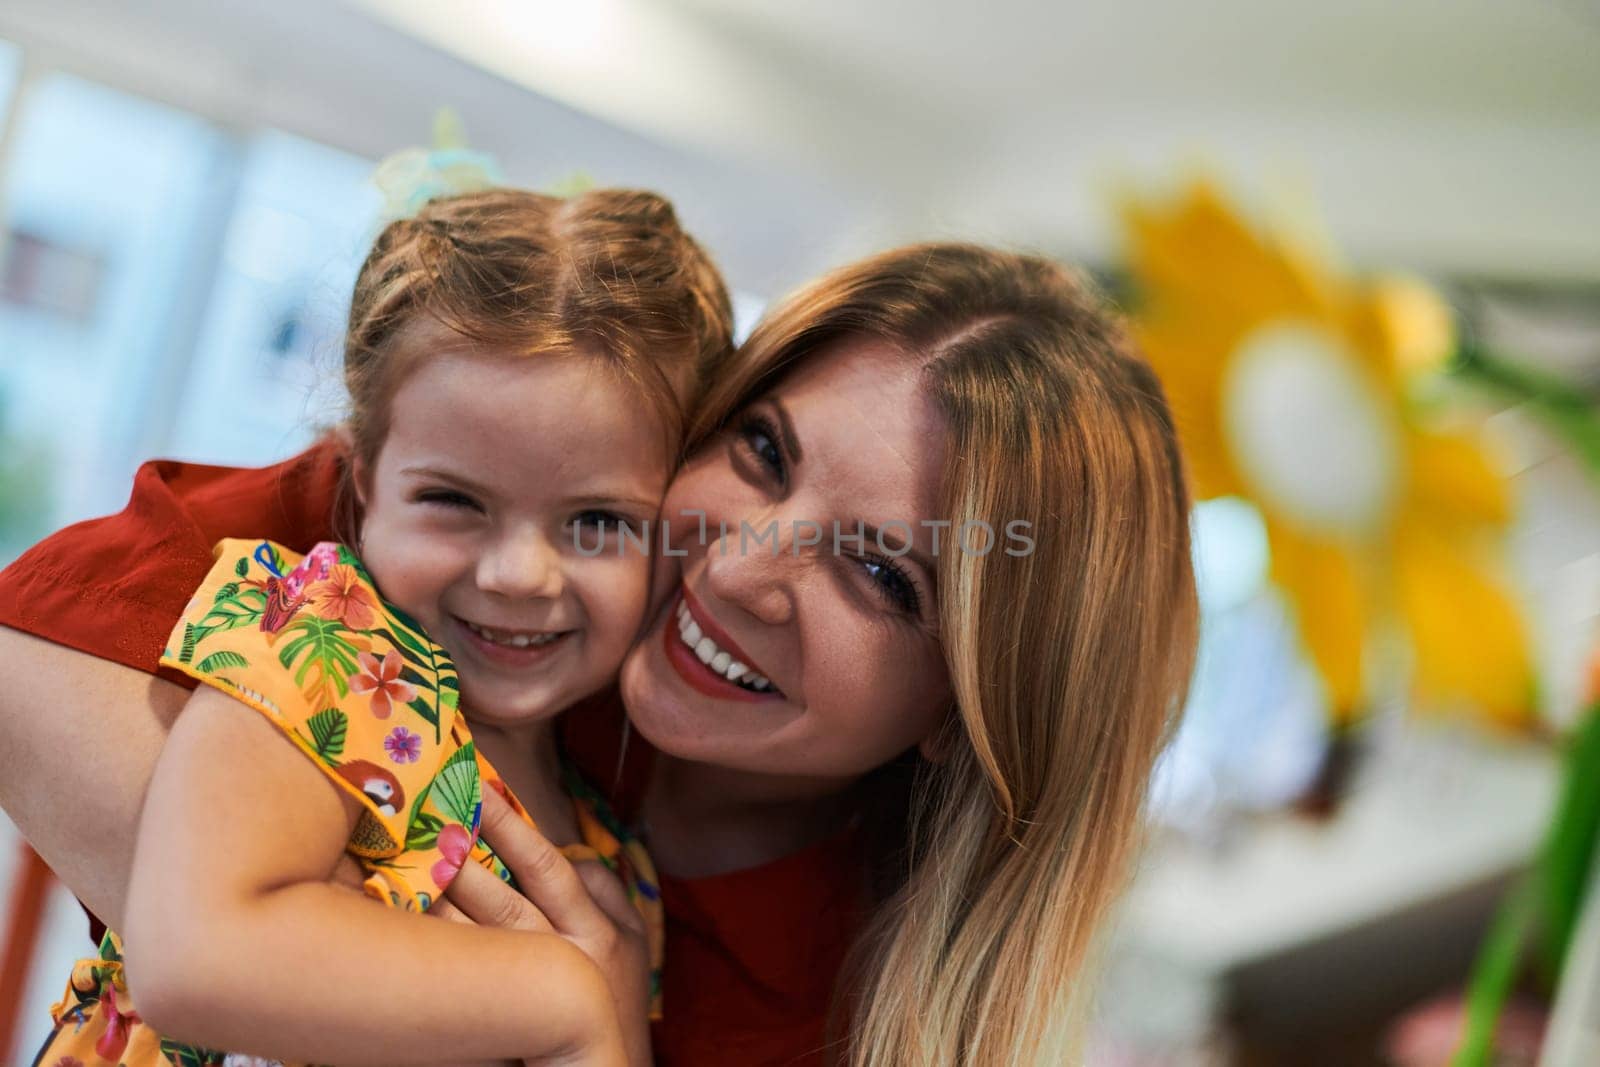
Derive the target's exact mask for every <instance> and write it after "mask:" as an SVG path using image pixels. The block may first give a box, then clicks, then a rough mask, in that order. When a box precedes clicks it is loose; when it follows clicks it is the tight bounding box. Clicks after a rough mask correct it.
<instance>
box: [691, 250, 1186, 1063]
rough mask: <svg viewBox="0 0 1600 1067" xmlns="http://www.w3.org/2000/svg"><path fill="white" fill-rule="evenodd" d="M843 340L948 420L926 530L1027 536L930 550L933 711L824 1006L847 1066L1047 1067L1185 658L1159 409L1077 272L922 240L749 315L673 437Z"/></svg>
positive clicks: (1132, 826) (1137, 811)
mask: <svg viewBox="0 0 1600 1067" xmlns="http://www.w3.org/2000/svg"><path fill="white" fill-rule="evenodd" d="M860 335H866V336H871V337H875V338H878V339H881V340H885V341H888V342H890V343H892V344H893V345H895V346H897V347H898V348H899V349H900V350H902V351H903V352H905V353H906V354H907V357H908V358H911V359H917V360H921V361H923V363H924V366H925V370H924V374H925V379H926V382H927V387H928V389H929V390H930V395H931V396H932V397H933V398H934V399H935V401H936V403H937V404H938V406H939V408H940V410H941V411H942V413H943V415H944V418H945V421H946V424H947V427H948V436H947V439H946V441H945V443H944V455H943V463H944V470H945V476H944V482H943V501H942V509H943V510H942V514H941V515H940V516H939V517H940V518H943V519H948V520H950V521H951V522H952V524H953V526H952V529H953V530H961V529H962V528H963V524H964V523H967V522H977V521H981V522H986V523H988V524H989V525H990V527H991V528H992V529H993V530H995V531H997V532H998V531H1002V530H1005V529H1006V528H1007V524H1008V523H1012V522H1015V521H1017V520H1022V521H1025V522H1027V523H1029V524H1030V525H1029V526H1028V527H1027V528H1026V529H1027V535H1028V536H1029V537H1031V538H1032V540H1033V542H1034V544H1033V547H1032V550H1031V551H1029V552H1027V553H1026V554H1021V555H1012V554H1008V553H1007V552H1006V551H1005V550H1003V549H1002V548H1001V547H999V546H998V545H996V546H995V547H994V548H993V550H992V551H989V552H988V553H987V554H984V555H979V554H978V553H977V552H976V551H946V552H944V553H942V554H941V555H940V557H939V559H938V570H939V574H938V600H939V605H940V633H941V638H942V643H943V647H944V653H945V659H946V663H947V665H948V669H949V673H950V681H951V685H952V689H953V692H954V698H955V705H956V709H955V712H954V714H953V715H952V717H951V719H950V721H949V723H948V724H947V730H946V731H945V733H944V734H943V735H942V736H941V737H940V738H939V739H938V742H937V745H936V751H937V753H938V755H937V758H936V759H935V760H934V761H933V762H925V761H916V767H915V771H914V774H913V775H911V776H909V777H908V778H907V779H905V780H907V781H909V783H910V784H909V786H907V787H904V788H908V789H909V793H906V794H905V796H904V797H903V799H905V800H906V801H907V804H906V806H905V807H904V808H902V809H901V810H903V811H905V812H906V813H907V817H906V818H905V819H904V820H903V821H902V822H900V824H899V826H898V828H897V830H898V833H897V835H896V836H897V837H898V842H897V844H898V846H899V847H897V848H894V849H891V850H889V851H888V852H886V853H885V855H886V856H887V862H888V863H889V864H890V865H891V869H890V870H889V871H888V874H889V879H888V886H889V891H888V895H887V896H885V897H881V898H880V903H879V906H878V908H877V910H876V912H875V918H874V920H873V921H872V924H871V928H870V930H869V934H868V936H867V938H866V939H865V940H864V942H863V944H862V946H861V950H860V952H859V954H858V959H857V967H856V970H855V977H854V981H853V982H852V983H851V985H850V993H849V998H848V1001H847V1002H846V1003H845V1005H844V1007H843V1011H842V1014H843V1016H844V1018H846V1019H847V1020H848V1027H849V1036H848V1048H849V1051H848V1061H849V1062H850V1063H852V1064H855V1065H860V1067H869V1065H870V1067H893V1065H897V1064H907V1065H910V1064H917V1065H926V1064H974V1065H983V1067H988V1065H999V1064H1007V1065H1010V1064H1030V1065H1031V1064H1057V1063H1062V1062H1065V1061H1066V1060H1067V1059H1068V1058H1069V1056H1070V1055H1071V1050H1072V1049H1073V1047H1074V1046H1073V1044H1072V1041H1073V1038H1074V1036H1075V1035H1074V1032H1073V1031H1074V1021H1075V1018H1076V1013H1075V1012H1074V1011H1073V1010H1072V1008H1073V1007H1074V1005H1075V1003H1076V1001H1075V997H1076V994H1077V993H1078V992H1079V989H1078V987H1079V985H1080V983H1081V982H1082V981H1083V980H1084V972H1085V969H1086V962H1087V959H1088V956H1089V954H1090V947H1091V942H1092V941H1093V938H1094V935H1095V932H1096V929H1097V928H1098V926H1099V925H1100V923H1101V921H1102V920H1103V919H1104V918H1105V916H1106V913H1107V911H1108V908H1109V905H1110V904H1111V903H1112V901H1113V900H1114V898H1115V897H1116V895H1117V894H1118V892H1119V890H1120V888H1121V886H1122V883H1123V880H1124V877H1125V875H1126V872H1127V870H1128V868H1129V866H1130V863H1129V861H1130V858H1131V857H1132V855H1133V853H1134V850H1135V847H1136V843H1137V841H1138V839H1139V827H1140V823H1141V812H1142V804H1143V801H1144V798H1145V794H1146V789H1147V785H1148V782H1149V778H1150V773H1151V769H1152V766H1153V764H1154V761H1155V758H1156V756H1157V753H1158V752H1159V750H1160V748H1161V746H1162V744H1163V742H1164V740H1165V739H1166V737H1167V736H1168V734H1169V731H1170V729H1171V727H1172V725H1173V724H1174V722H1175V720H1176V717H1177V713H1178V711H1179V709H1180V707H1181V703H1182V700H1183V696H1184V693H1185V690H1186V687H1187V684H1188V678H1189V674H1190V670H1191V667H1192V664H1193V657H1194V646H1195V639H1196V627H1197V606H1196V597H1195V588H1194V576H1193V573H1192V570H1191V564H1190V557H1189V527H1188V512H1189V497H1188V490H1187V488H1186V484H1185V478H1184V473H1183V466H1182V463H1181V460H1180V457H1179V451H1178V443H1177V439H1176V435H1175V432H1174V428H1173V421H1172V416H1171V412H1170V411H1169V409H1168V406H1167V403H1166V400H1165V398H1164V396H1163V393H1162V390H1161V386H1160V383H1159V382H1157V380H1156V378H1155V376H1154V374H1152V372H1151V370H1150V368H1149V366H1148V365H1147V364H1146V363H1145V362H1144V360H1143V359H1141V358H1140V357H1139V355H1138V353H1137V352H1136V351H1135V348H1134V346H1133V344H1132V342H1131V341H1130V340H1129V338H1128V335H1127V334H1126V333H1125V332H1124V330H1123V329H1122V327H1121V326H1120V325H1119V323H1118V322H1117V320H1116V319H1115V317H1114V316H1113V315H1112V314H1111V313H1110V312H1109V311H1108V309H1107V307H1106V306H1105V304H1104V303H1103V302H1102V301H1101V300H1100V299H1099V298H1098V297H1097V296H1096V295H1095V294H1094V292H1093V291H1092V290H1091V288H1090V287H1089V286H1088V285H1087V284H1085V283H1084V282H1083V281H1082V280H1081V279H1080V278H1079V277H1077V276H1076V275H1074V274H1073V273H1071V272H1069V271H1067V270H1066V269H1064V268H1062V267H1061V266H1059V265H1057V264H1055V263H1052V262H1050V261H1048V260H1045V259H1040V258H1036V257H1031V256H1024V255H1016V254H1010V253H1006V252H1000V251H995V250H991V249H986V248H981V247H976V246H972V245H964V244H927V245H919V246H914V247H909V248H902V249H898V250H895V251H891V252H887V253H884V254H882V255H879V256H876V257H873V258H871V259H868V260H866V261H864V262H861V263H857V264H854V265H852V266H849V267H846V268H844V269H842V270H838V271H835V272H833V273H831V274H829V275H827V276H825V277H824V278H822V279H821V280H819V281H818V282H816V283H814V284H813V285H811V286H810V287H808V288H806V289H805V290H803V291H801V292H800V293H799V294H797V295H796V296H794V297H793V298H792V299H790V300H789V301H787V302H786V303H785V304H783V305H782V306H781V307H780V308H778V309H777V310H776V311H774V312H773V313H772V314H770V315H769V316H768V317H767V318H766V319H765V320H764V321H763V323H762V324H761V325H760V326H759V327H758V328H757V329H756V331H755V333H754V334H753V335H752V336H751V338H750V339H749V341H748V342H747V343H746V345H745V347H744V350H743V352H742V354H741V358H740V359H739V360H738V362H737V364H736V365H735V366H733V367H732V368H731V369H730V372H729V373H728V374H726V375H724V376H722V377H721V378H720V380H718V381H716V382H714V383H712V385H711V388H710V392H709V394H708V397H707V400H706V403H705V404H704V405H703V406H702V408H701V411H700V413H699V415H698V417H697V420H696V422H695V424H694V427H693V432H692V436H693V437H694V438H696V439H704V438H705V437H706V436H708V435H709V434H711V433H712V432H714V431H715V429H716V428H717V427H718V426H719V425H720V424H721V423H722V422H723V421H725V420H726V419H727V418H728V416H729V415H730V414H731V413H732V412H733V411H735V410H736V409H737V408H738V407H740V406H742V405H743V404H744V403H747V402H748V401H749V400H751V399H753V398H754V397H755V396H757V395H759V394H760V393H761V392H763V391H764V390H765V389H766V388H768V387H770V385H771V384H773V383H774V382H775V381H776V380H777V379H778V378H779V377H780V376H781V375H782V374H783V373H784V371H785V369H786V368H788V367H790V366H792V365H793V364H794V363H795V362H796V361H797V360H800V359H803V358H804V357H805V356H806V355H807V354H808V353H810V352H814V351H816V350H817V349H818V348H820V347H822V346H825V345H828V344H829V343H830V342H833V341H836V340H839V339H842V338H846V337H851V336H860ZM975 540H976V541H981V537H979V538H975ZM891 807H892V805H891Z"/></svg>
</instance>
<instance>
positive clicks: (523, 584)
mask: <svg viewBox="0 0 1600 1067" xmlns="http://www.w3.org/2000/svg"><path fill="white" fill-rule="evenodd" d="M477 578H478V588H480V589H482V590H484V591H485V592H488V593H496V594H498V595H500V596H503V597H507V598H510V599H536V598H540V597H543V598H548V599H554V598H555V597H557V596H560V595H561V590H562V588H563V585H564V575H563V572H562V569H561V552H560V550H559V548H558V546H556V545H553V544H551V543H550V540H549V539H548V538H546V537H545V536H544V535H543V534H542V533H540V532H538V531H521V532H517V533H515V534H509V535H507V536H505V537H503V538H501V539H500V540H498V541H497V542H495V544H494V545H493V546H492V547H491V548H490V549H489V551H487V552H485V553H484V554H483V556H482V557H481V558H480V559H479V560H478V575H477Z"/></svg>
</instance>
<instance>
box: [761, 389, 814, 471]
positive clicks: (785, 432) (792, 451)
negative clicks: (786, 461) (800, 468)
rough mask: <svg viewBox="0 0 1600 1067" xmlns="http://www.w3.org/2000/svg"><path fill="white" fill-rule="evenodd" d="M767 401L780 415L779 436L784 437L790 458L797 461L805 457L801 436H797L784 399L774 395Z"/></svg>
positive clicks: (784, 445) (785, 449)
mask: <svg viewBox="0 0 1600 1067" xmlns="http://www.w3.org/2000/svg"><path fill="white" fill-rule="evenodd" d="M767 403H769V404H771V405H772V410H773V411H774V412H776V413H777V416H778V436H779V437H781V438H783V448H784V451H786V452H788V453H789V458H790V459H792V460H793V461H795V462H797V463H798V462H799V461H800V460H803V459H805V458H806V457H805V453H804V452H802V451H800V438H798V437H797V436H795V432H794V423H793V422H792V421H790V419H789V409H788V408H786V407H784V406H783V401H781V400H779V399H778V398H777V397H772V398H771V399H770V400H768V401H767Z"/></svg>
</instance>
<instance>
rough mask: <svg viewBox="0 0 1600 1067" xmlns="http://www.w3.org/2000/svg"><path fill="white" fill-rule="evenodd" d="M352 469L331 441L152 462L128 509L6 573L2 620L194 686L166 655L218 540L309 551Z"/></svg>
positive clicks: (54, 541) (32, 554)
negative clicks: (231, 462) (276, 454)
mask: <svg viewBox="0 0 1600 1067" xmlns="http://www.w3.org/2000/svg"><path fill="white" fill-rule="evenodd" d="M343 466H344V454H343V452H342V450H341V449H340V448H339V446H338V445H336V444H334V443H333V442H332V441H323V442H321V443H319V444H317V445H315V446H313V447H312V448H310V449H308V450H306V451H305V452H302V453H300V454H299V455H298V456H294V457H292V458H290V459H287V460H284V461H283V462H282V463H278V464H275V465H274V466H271V467H263V468H260V469H255V470H243V469H239V468H235V467H212V466H206V465H203V464H198V463H180V462H176V461H172V460H155V461H153V462H150V463H146V464H145V465H144V466H142V467H140V468H139V473H138V474H137V475H136V476H135V477H134V482H133V494H132V496H131V497H129V499H128V505H127V507H125V508H123V509H122V510H121V511H120V512H118V513H117V514H115V515H108V516H106V517H104V518H100V519H90V520H88V521H86V522H80V523H77V524H76V525H73V526H68V527H67V528H66V529H64V530H61V531H59V532H57V533H55V534H52V535H51V536H50V537H47V538H45V539H44V540H43V541H41V542H39V544H37V545H35V546H34V547H33V548H31V549H29V550H28V551H27V552H25V553H23V555H22V556H21V557H20V558H18V559H17V560H16V562H14V563H12V564H11V566H9V567H7V568H6V569H5V570H4V571H0V625H3V626H9V627H11V628H12V629H15V630H21V631H23V632H25V633H30V634H34V635H35V636H38V637H43V638H45V639H46V640H49V641H54V642H55V643H57V644H60V645H66V646H67V647H68V648H75V649H77V650H79V651H81V652H87V653H89V654H90V655H93V656H98V657H100V658H101V659H108V660H112V661H114V662H116V663H121V664H123V665H124V666H128V667H132V668H134V669H135V670H140V671H144V672H146V673H148V674H159V675H160V676H161V677H163V678H166V679H168V680H170V681H173V682H175V683H177V684H179V685H183V686H185V687H187V688H193V687H194V681H193V680H192V679H190V678H187V677H186V676H184V675H182V674H179V673H178V672H176V671H169V670H167V669H165V668H162V667H160V666H159V663H158V661H159V660H160V658H161V650H162V647H163V645H165V643H166V639H167V635H168V634H169V633H170V632H171V630H172V624H173V621H174V620H175V619H177V618H178V616H179V615H180V614H181V613H182V612H183V607H184V605H185V604H187V603H188V601H189V598H190V597H191V596H192V595H193V594H194V590H195V588H196V587H197V586H198V585H199V584H200V582H201V580H202V579H203V578H204V577H205V575H206V572H207V571H208V570H210V568H211V563H212V557H211V550H212V546H213V545H215V544H216V543H217V542H218V541H220V540H222V539H223V538H225V537H256V538H264V539H268V540H273V541H277V542H279V543H281V544H284V545H287V546H288V547H290V548H294V549H297V550H300V551H305V550H307V549H309V548H310V547H311V546H312V545H314V544H316V543H317V542H318V541H326V540H332V539H333V536H334V535H333V530H332V526H333V513H334V505H335V502H336V500H337V494H338V485H339V480H340V477H341V472H342V470H343Z"/></svg>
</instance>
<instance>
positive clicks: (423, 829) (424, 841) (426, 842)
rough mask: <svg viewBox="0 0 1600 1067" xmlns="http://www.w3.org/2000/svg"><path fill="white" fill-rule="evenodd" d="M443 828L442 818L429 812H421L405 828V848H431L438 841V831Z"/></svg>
mask: <svg viewBox="0 0 1600 1067" xmlns="http://www.w3.org/2000/svg"><path fill="white" fill-rule="evenodd" d="M443 829H444V820H443V819H441V818H439V816H437V815H434V814H432V813H430V812H423V813H422V814H421V815H418V816H417V817H416V818H415V819H413V820H412V821H411V826H410V827H409V828H408V829H407V830H406V848H407V849H408V850H409V849H426V848H432V847H433V846H434V845H436V844H437V843H438V841H439V831H440V830H443Z"/></svg>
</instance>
